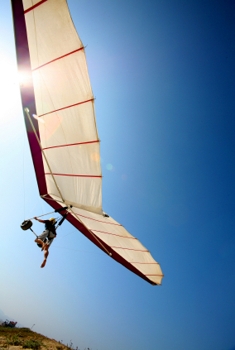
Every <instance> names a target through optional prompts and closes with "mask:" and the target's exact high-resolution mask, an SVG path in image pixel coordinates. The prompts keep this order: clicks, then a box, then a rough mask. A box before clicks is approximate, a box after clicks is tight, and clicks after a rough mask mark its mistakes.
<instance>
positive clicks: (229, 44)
mask: <svg viewBox="0 0 235 350" xmlns="http://www.w3.org/2000/svg"><path fill="white" fill-rule="evenodd" d="M68 4H69V6H70V9H71V13H72V17H73V20H74V23H75V26H76V28H77V30H78V32H79V35H80V37H81V39H82V41H83V43H84V45H85V46H87V47H86V54H87V61H88V68H89V73H90V78H91V83H92V87H93V91H94V95H95V97H96V114H97V126H98V131H99V136H100V139H101V158H102V169H103V176H104V179H103V207H104V210H105V211H106V212H107V213H109V214H110V215H111V216H113V217H114V218H115V219H116V220H118V221H119V222H121V223H122V224H123V225H124V226H125V227H126V228H127V229H128V230H129V231H130V232H131V233H132V234H133V235H134V236H136V237H137V238H139V239H140V241H141V242H142V243H143V244H144V245H145V246H146V247H147V248H148V249H149V250H150V251H151V253H152V255H153V256H154V258H155V259H156V260H157V261H159V262H160V264H161V266H162V270H163V272H164V275H165V277H164V279H163V284H162V286H161V287H152V286H150V285H148V284H147V283H145V282H144V281H142V280H141V279H139V278H138V277H136V276H135V275H133V274H131V273H130V272H129V271H127V270H126V269H124V268H123V267H122V266H120V265H118V264H117V263H115V262H114V261H112V260H110V259H108V258H107V257H106V256H105V255H104V254H103V253H102V252H100V251H98V250H97V249H96V247H93V245H92V244H91V243H90V242H89V241H87V240H86V239H85V238H83V236H82V235H80V234H79V233H78V232H75V231H74V230H73V228H71V227H70V226H69V225H66V224H65V226H64V227H63V229H61V233H60V235H58V236H59V237H58V241H57V242H56V243H55V244H54V247H52V249H51V255H50V258H49V260H48V266H47V268H46V269H45V270H43V273H42V271H41V270H40V269H39V266H40V263H41V258H42V257H41V255H40V252H38V251H36V248H35V247H34V244H33V237H29V236H22V234H23V233H22V232H19V224H20V223H21V221H22V219H23V217H24V216H25V217H26V218H27V217H32V216H34V215H36V214H40V212H41V211H44V212H47V211H49V210H48V207H46V206H45V205H43V204H41V201H40V199H39V198H38V192H37V186H36V183H35V179H34V173H33V169H32V165H31V160H30V155H29V152H28V150H27V144H26V145H25V146H24V149H26V151H25V152H26V155H25V156H24V166H22V161H21V159H22V156H19V154H18V153H17V152H20V151H19V148H20V147H19V145H20V144H21V141H20V140H24V138H25V134H24V129H23V119H22V112H21V107H20V102H19V95H18V88H17V86H16V84H13V83H12V84H13V85H14V87H13V85H10V84H6V82H5V83H4V82H3V80H2V82H1V91H2V96H4V98H3V101H2V110H3V111H4V113H2V117H1V128H0V130H1V134H0V136H1V137H0V139H1V145H2V147H1V150H2V151H1V152H2V153H1V163H0V164H1V177H2V178H1V182H0V183H1V193H2V197H3V202H4V207H10V208H11V211H12V212H13V213H14V212H16V213H15V214H14V215H13V217H12V215H11V214H12V213H9V214H8V213H5V211H4V220H7V222H9V226H8V227H7V228H5V230H4V232H2V248H1V247H0V266H5V265H4V262H5V259H7V258H9V257H11V256H12V254H14V257H15V259H14V261H12V262H11V264H12V265H10V267H9V265H8V267H6V268H5V269H4V270H3V271H1V274H0V276H1V275H2V277H0V278H3V282H4V283H2V281H0V283H1V288H0V309H2V311H3V312H4V313H5V314H6V315H9V317H15V318H16V319H17V320H18V321H19V322H20V323H22V324H24V325H25V326H28V325H30V326H31V325H32V324H34V323H35V324H36V326H35V330H36V331H38V332H39V333H40V332H42V333H44V334H45V333H46V335H48V336H50V337H53V338H56V339H58V340H59V339H60V338H61V339H63V340H64V341H67V342H69V340H70V339H72V341H73V343H74V344H76V345H78V347H79V348H85V347H88V346H89V347H90V348H92V349H97V350H110V349H112V350H120V349H121V350H127V349H128V350H143V349H148V350H156V349H160V350H182V349H188V350H211V349H213V350H232V349H233V348H234V345H235V332H234V324H235V298H234V295H235V255H234V251H235V232H234V229H235V225H234V224H235V219H234V211H235V200H234V198H235V185H234V178H235V168H234V167H235V159H234V150H235V137H234V136H235V119H234V114H235V113H234V112H235V102H234V95H235V69H234V62H235V41H234V38H235V1H234V0H223V1H222V0H221V1H216V0H215V1H210V0H206V1H202V0H198V1H190V0H187V1H186V0H185V1H183V0H179V1H173V0H165V1H163V0H155V1H154V2H153V1H144V2H143V1H134V0H119V1H108V0H101V1H95V0H89V1H87V0H81V1H78V0H76V1H75V0H69V1H68ZM0 6H1V8H0V16H1V21H0V30H1V32H0V33H1V34H0V38H1V39H0V48H1V55H3V54H4V55H5V56H6V57H8V61H10V60H11V61H12V67H15V61H14V59H15V56H14V55H15V51H14V41H13V31H12V22H11V16H10V7H9V3H8V2H6V3H5V4H4V3H1V4H0ZM1 77H3V70H1ZM2 79H3V78H2ZM13 90H14V103H10V102H9V96H10V97H12V93H13V92H12V91H13ZM6 101H8V103H6ZM10 101H11V100H10ZM4 103H6V108H5V109H3V108H4V106H5V104H4ZM10 105H13V106H14V108H15V110H14V111H13V109H12V108H13V107H11V108H10V109H9V106H10ZM4 115H5V116H6V118H7V121H6V119H5V117H4V118H3V116H4ZM16 125H17V126H16ZM18 125H19V126H18ZM7 135H8V136H7ZM16 149H17V152H16ZM6 150H7V152H6ZM6 154H8V156H7V155H6ZM22 167H23V169H22ZM6 169H7V171H6ZM16 169H18V172H16ZM9 173H10V174H11V178H10V180H9ZM22 173H24V174H25V175H22ZM23 176H26V177H27V178H26V180H25V181H26V183H27V185H26V188H25V187H24V186H25V185H24V186H23V185H22V180H19V179H22V178H23ZM9 181H10V182H9ZM6 183H8V184H9V185H8V186H9V189H8V190H7V186H6ZM12 198H14V201H13V200H12ZM22 202H24V211H23V205H22ZM2 215H3V211H2ZM2 220H3V218H2ZM35 225H36V224H35ZM35 229H36V231H39V230H40V229H41V226H40V225H39V226H35ZM70 233H72V234H70ZM12 235H13V236H12ZM9 237H11V239H12V243H11V244H9V239H10V238H9ZM22 237H25V238H24V239H23V241H22ZM19 248H20V249H19ZM34 248H35V249H34ZM1 249H2V251H1ZM25 252H27V254H25ZM15 260H16V262H15ZM29 262H30V266H29ZM55 266H56V268H55ZM42 281H43V283H42ZM13 286H14V288H13ZM55 290H56V296H55V297H54V298H53V300H50V301H47V296H48V295H50V293H52V291H53V292H54V291H55ZM9 293H10V295H11V298H10V299H9ZM39 296H40V298H42V299H43V300H44V301H45V305H46V307H47V322H45V318H44V316H43V315H42V313H41V309H40V306H39V305H35V300H37V297H39ZM35 298H36V299H35ZM19 299H20V303H19ZM9 300H11V302H10V301H9ZM1 301H2V302H1ZM62 305H63V308H62ZM25 310H27V312H26V311H25ZM68 320H71V323H70V326H68ZM71 324H73V326H71Z"/></svg>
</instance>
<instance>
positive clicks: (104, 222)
mask: <svg viewBox="0 0 235 350" xmlns="http://www.w3.org/2000/svg"><path fill="white" fill-rule="evenodd" d="M76 215H77V216H81V217H82V218H85V219H89V220H93V221H96V222H101V223H102V224H107V225H115V226H122V225H121V224H119V223H117V224H116V223H115V222H107V221H101V220H97V219H94V218H91V217H89V216H85V215H81V214H78V213H76ZM92 231H93V230H92Z"/></svg>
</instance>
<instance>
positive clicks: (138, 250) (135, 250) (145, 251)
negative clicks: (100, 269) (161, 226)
mask: <svg viewBox="0 0 235 350" xmlns="http://www.w3.org/2000/svg"><path fill="white" fill-rule="evenodd" d="M111 248H112V249H125V250H134V252H144V253H149V251H148V250H147V249H146V250H142V249H132V248H124V247H113V246H111Z"/></svg>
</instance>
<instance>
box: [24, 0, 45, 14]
mask: <svg viewBox="0 0 235 350" xmlns="http://www.w3.org/2000/svg"><path fill="white" fill-rule="evenodd" d="M46 1H47V0H42V1H40V2H38V3H37V4H36V5H33V6H31V7H29V8H28V9H27V10H25V11H24V14H26V13H28V12H30V11H32V10H34V9H35V8H36V7H38V6H40V5H42V4H43V3H44V2H46Z"/></svg>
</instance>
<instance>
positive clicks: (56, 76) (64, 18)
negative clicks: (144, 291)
mask: <svg viewBox="0 0 235 350" xmlns="http://www.w3.org/2000/svg"><path fill="white" fill-rule="evenodd" d="M11 1H12V3H13V4H14V2H16V1H18V0H11ZM23 6H24V16H25V22H26V29H27V38H26V35H25V38H24V40H25V41H24V40H23V46H24V48H25V46H26V45H25V42H28V47H29V56H30V63H31V70H32V75H33V90H34V93H33V95H34V97H35V103H34V105H35V104H36V114H37V120H39V122H38V126H37V128H36V129H35V130H36V133H39V139H40V148H41V150H40V148H38V147H35V142H38V141H37V140H38V137H37V136H36V135H35V136H33V137H34V139H32V129H33V127H32V125H31V126H30V128H31V127H32V128H31V129H30V130H28V137H29V141H30V145H31V152H32V156H33V159H34V165H35V170H36V174H37V180H38V182H40V181H41V180H40V179H41V177H42V174H43V181H41V183H43V185H41V186H39V188H40V189H43V191H45V193H42V192H43V191H42V190H40V194H41V196H42V197H44V198H45V200H47V201H48V200H51V199H52V200H53V201H54V203H57V204H58V203H59V204H60V205H69V204H71V205H72V206H73V208H72V210H71V212H70V216H68V220H69V221H70V222H71V223H72V224H73V225H74V226H76V227H77V228H79V229H80V230H81V231H82V232H83V233H84V234H85V235H86V236H87V237H88V238H89V239H91V241H93V242H94V243H95V244H97V245H98V246H99V247H100V248H101V249H103V250H104V251H106V252H107V253H108V254H110V256H112V257H113V258H114V259H115V260H117V261H118V262H120V263H121V264H123V265H124V266H126V267H127V268H128V269H130V270H131V271H133V272H134V273H136V274H137V275H139V276H141V277H142V278H144V279H145V280H147V281H148V282H150V283H152V284H161V280H162V277H163V274H162V271H161V268H160V266H159V264H158V263H157V262H156V261H155V260H154V259H153V257H152V256H151V254H150V253H149V251H148V250H147V249H146V248H145V247H144V246H143V245H142V244H141V243H140V242H139V241H138V240H137V239H136V238H135V237H133V236H132V235H131V234H130V233H129V232H128V231H127V230H126V229H125V228H124V227H123V226H122V225H120V224H119V223H118V222H116V221H115V220H114V219H112V218H111V217H108V216H105V215H104V214H103V210H102V195H101V185H102V175H101V166H100V143H99V138H98V132H97V128H96V121H95V112H94V97H93V93H92V89H91V85H90V80H89V76H88V70H87V64H86V58H85V53H84V48H83V44H82V42H81V40H80V38H79V37H78V35H77V32H76V30H75V28H74V25H73V22H72V20H71V17H70V14H69V10H68V7H67V2H66V0H37V1H36V0H35V1H31V0H23ZM17 11H18V10H17ZM18 27H20V28H21V27H23V26H22V23H21V24H18ZM15 28H16V29H15V30H17V23H15ZM20 38H21V37H20ZM17 40H18V41H20V40H21V39H19V38H18V39H17ZM21 44H22V43H21ZM17 54H18V60H19V61H20V62H22V58H23V59H24V55H22V54H21V51H20V49H19V48H18V51H17ZM21 93H22V101H26V100H27V98H26V97H27V96H28V95H27V91H26V92H25V91H24V90H22V91H21ZM29 96H31V95H29ZM30 98H31V97H30ZM30 101H31V102H32V98H31V100H30ZM23 104H24V103H23ZM23 107H24V108H25V107H27V106H23ZM34 107H35V106H34ZM34 109H35V108H34ZM27 128H28V126H27ZM36 133H35V134H36ZM38 149H39V151H40V152H42V159H43V161H42V160H41V158H40V157H39V158H40V159H39V158H37V154H38ZM35 159H39V163H40V164H39V165H38V166H37V161H36V160H35ZM42 162H43V163H42ZM42 164H43V171H41V170H42ZM45 183H46V185H44V184H45ZM52 206H53V205H52ZM54 207H55V205H54Z"/></svg>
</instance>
